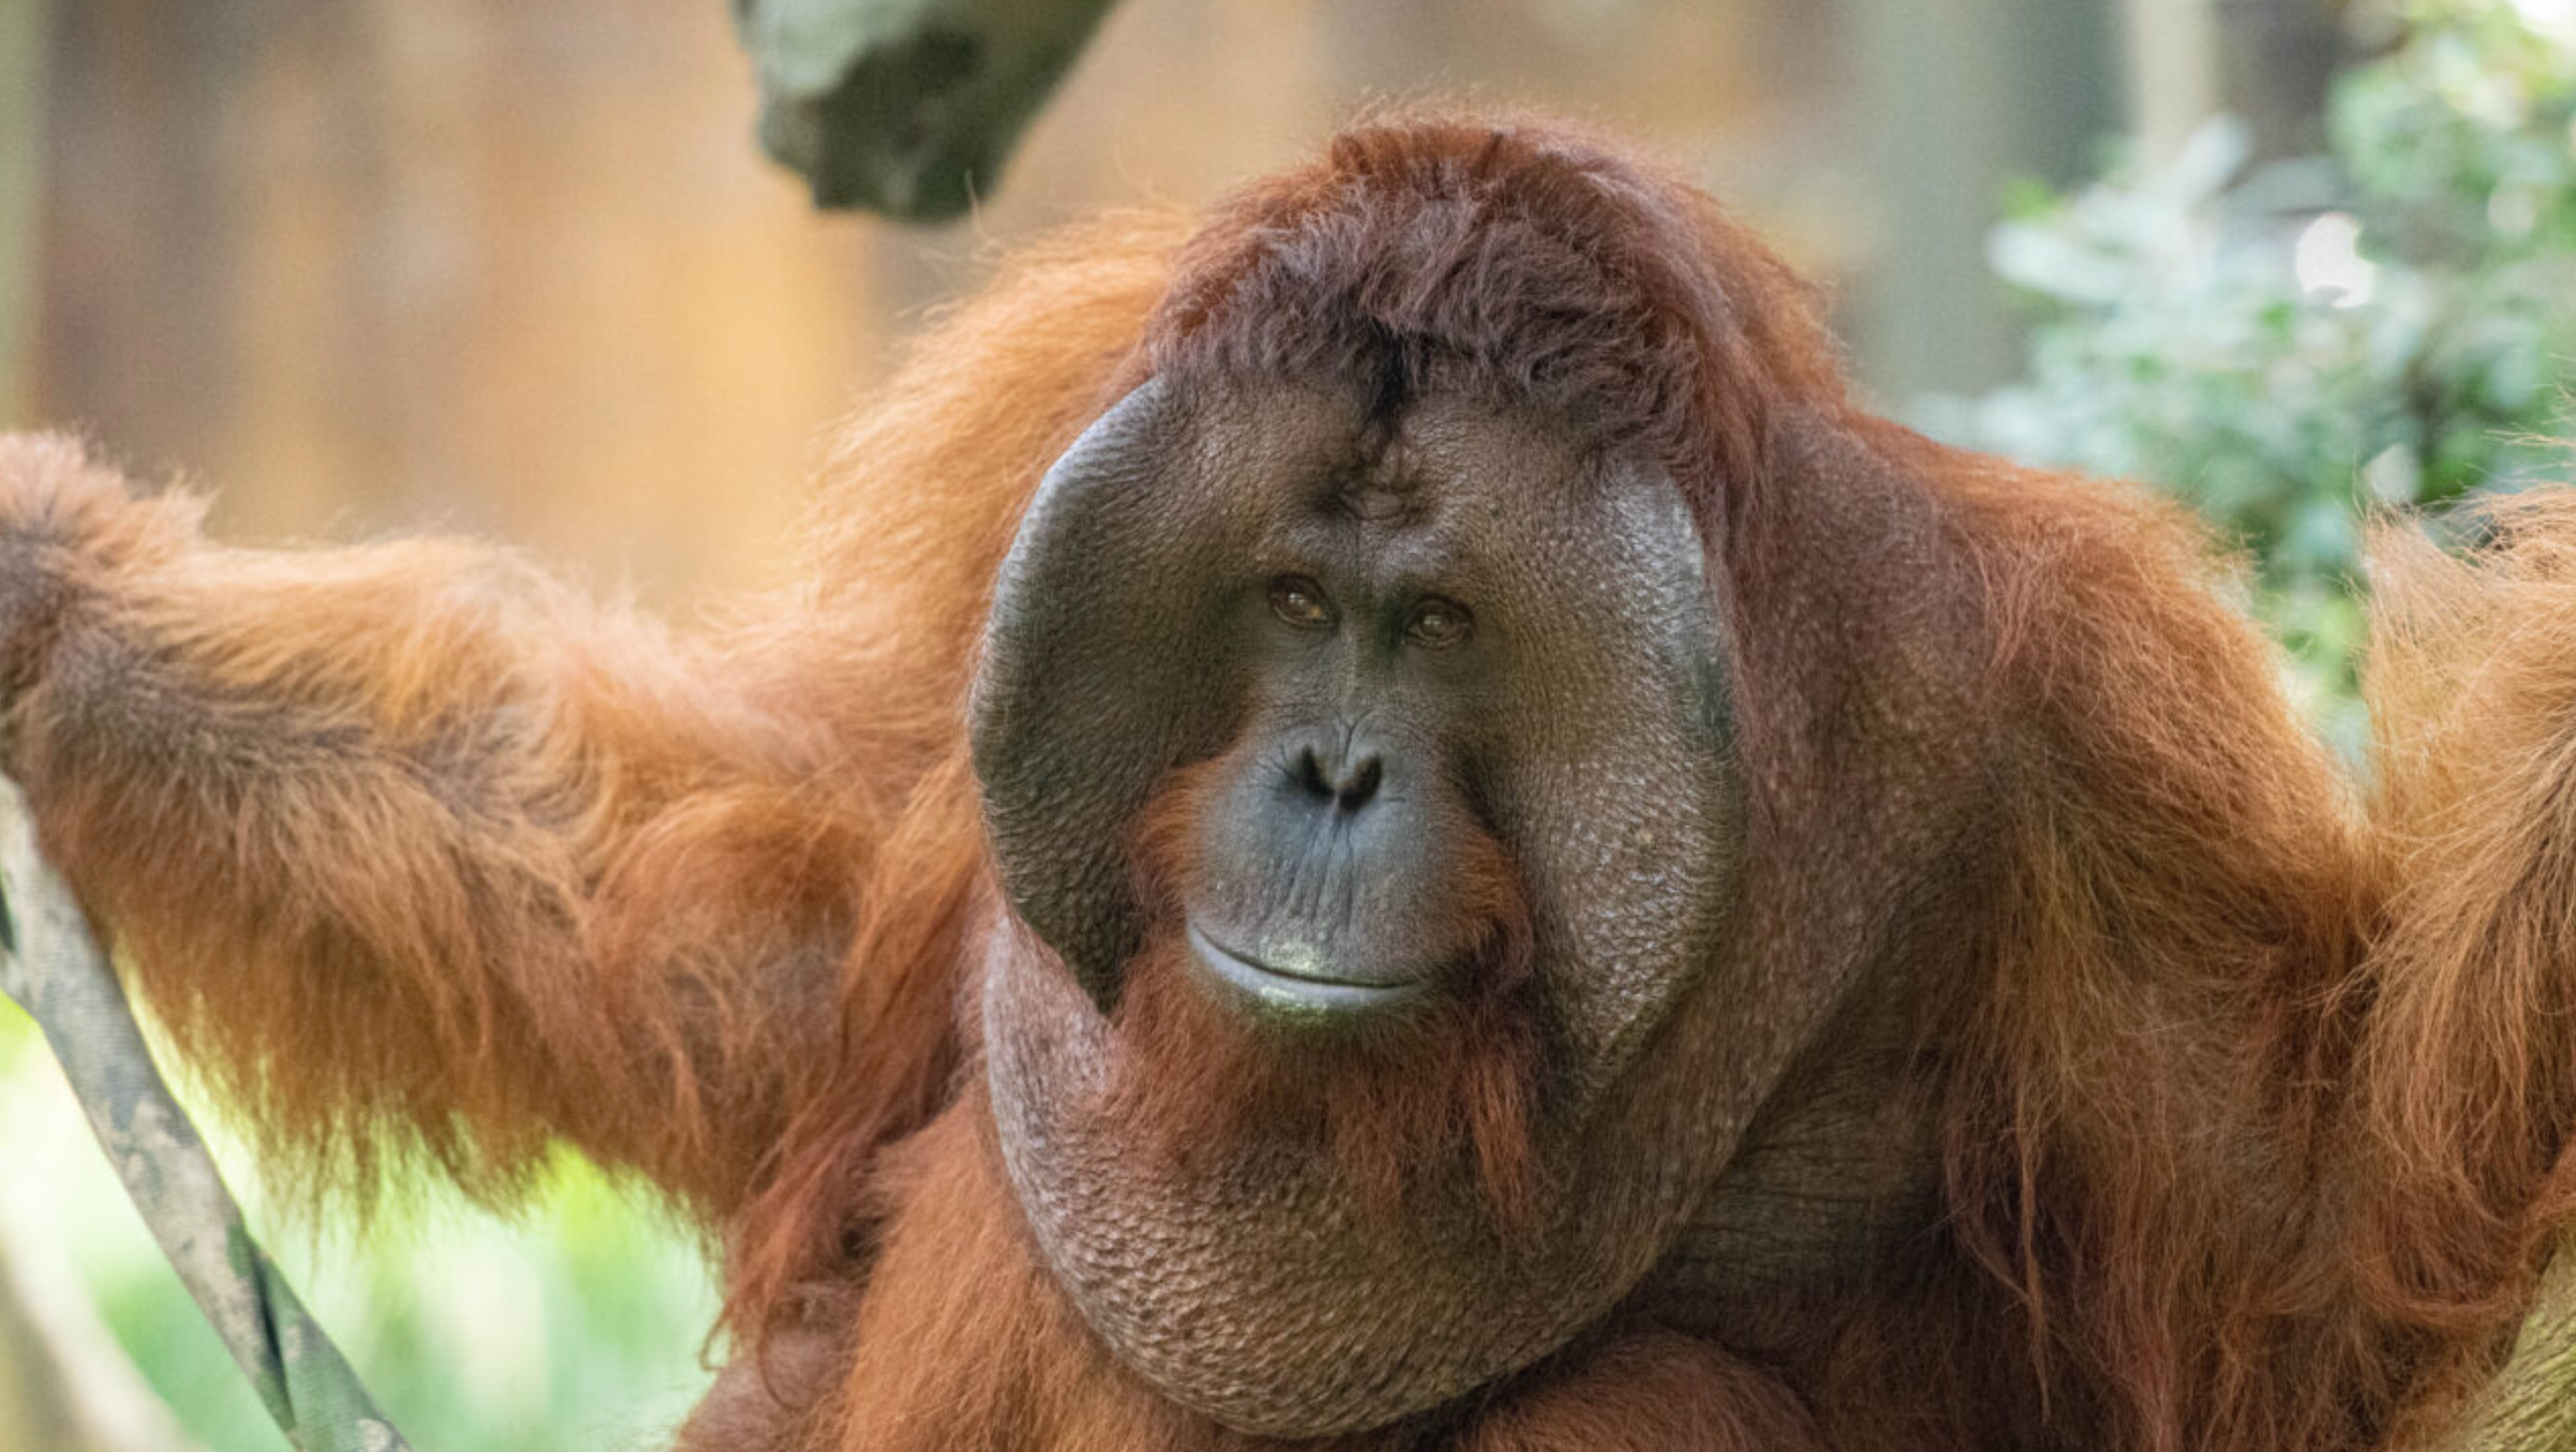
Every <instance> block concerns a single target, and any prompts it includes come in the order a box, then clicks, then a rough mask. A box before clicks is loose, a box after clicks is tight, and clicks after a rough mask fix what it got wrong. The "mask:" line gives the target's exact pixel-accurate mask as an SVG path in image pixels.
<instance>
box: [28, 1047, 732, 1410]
mask: <svg viewBox="0 0 2576 1452" xmlns="http://www.w3.org/2000/svg"><path fill="white" fill-rule="evenodd" d="M160 1058H161V1059H162V1062H163V1063H164V1064H165V1065H166V1064H173V1063H174V1062H175V1061H174V1060H173V1058H172V1056H170V1055H168V1054H166V1053H165V1054H162V1055H160ZM183 1087H184V1086H183ZM192 1112H193V1113H194V1117H195V1118H196V1119H197V1121H198V1123H199V1125H200V1126H201V1127H203V1128H204V1129H206V1130H207V1131H208V1133H209V1136H210V1138H211V1139H212V1140H213V1141H214V1146H215V1151H216V1155H217V1158H218V1160H219V1161H220V1162H221V1163H222V1165H223V1167H224V1169H225V1172H226V1177H227V1178H228V1179H229V1180H231V1181H232V1183H233V1187H234V1189H235V1190H236V1191H239V1192H241V1193H242V1198H243V1200H244V1202H245V1204H246V1205H247V1206H248V1207H249V1208H250V1209H251V1211H252V1217H253V1221H254V1228H255V1229H256V1230H257V1231H258V1233H259V1234H260V1236H261V1237H262V1239H263V1241H264V1242H265V1243H266V1245H267V1247H268V1249H269V1250H270V1252H271V1253H272V1254H274V1255H275V1256H276V1258H277V1260H278V1261H279V1262H280V1264H281V1265H283V1266H284V1268H285V1269H286V1272H287V1275H288V1278H289V1279H290V1280H291V1281H292V1282H293V1283H294V1285H295V1287H296V1289H297V1290H298V1291H299V1292H301V1293H302V1295H303V1298H304V1300H305V1302H306V1304H307V1305H308V1306H310V1307H311V1309H312V1311H313V1314H314V1317H315V1319H316V1320H318V1321H319V1322H320V1323H321V1324H322V1326H323V1328H324V1329H325V1330H326V1331H328V1332H329V1333H330V1335H331V1336H332V1338H333V1339H334V1340H336V1341H337V1342H338V1343H339V1344H340V1347H341V1349H342V1350H343V1351H345V1352H347V1353H348V1356H349V1359H350V1360H351V1361H352V1362H353V1363H355V1364H356V1366H357V1368H358V1370H359V1372H360V1374H361V1375H362V1376H364V1378H365V1380H366V1384H367V1388H368V1390H369V1391H371V1392H373V1393H374V1394H375V1397H376V1400H377V1402H378V1403H379V1404H380V1405H381V1406H382V1407H383V1408H384V1409H385V1412H386V1413H387V1415H388V1416H390V1417H391V1419H392V1420H393V1422H394V1424H395V1425H396V1426H398V1427H400V1428H401V1429H402V1431H403V1434H404V1435H405V1436H406V1437H407V1438H409V1439H410V1441H411V1444H412V1445H413V1446H415V1447H420V1448H424V1449H445V1448H475V1449H478V1452H541V1449H551V1448H556V1447H562V1446H586V1447H587V1446H597V1447H609V1448H620V1447H635V1448H645V1447H658V1446H662V1445H664V1444H665V1443H667V1442H668V1440H669V1438H670V1433H671V1429H672V1428H673V1427H675V1426H676V1425H677V1424H678V1422H679V1420H680V1418H681V1417H682V1416H683V1415H685V1414H686V1413H687V1411H688V1409H689V1408H690V1407H691V1406H692V1405H694V1404H695V1403H696V1401H697V1398H698V1397H699V1396H700V1395H701V1394H703V1393H704V1391H705V1390H706V1384H707V1380H708V1377H707V1373H706V1372H705V1371H704V1370H703V1369H702V1368H701V1367H700V1365H699V1362H698V1351H699V1348H700V1345H701V1343H702V1341H703V1339H704V1338H705V1336H706V1333H707V1328H708V1327H709V1326H711V1325H712V1324H713V1323H714V1320H715V1304H714V1291H713V1289H712V1286H713V1282H712V1280H711V1279H710V1276H709V1272H708V1267H707V1264H706V1261H705V1259H704V1257H703V1256H702V1255H701V1254H700V1252H699V1249H698V1247H697V1246H696V1245H695V1244H694V1243H693V1242H692V1241H691V1240H690V1239H689V1238H688V1237H687V1236H685V1235H683V1234H681V1233H680V1232H678V1231H677V1230H675V1229H674V1228H672V1227H670V1226H668V1225H666V1224H664V1223H662V1222H661V1221H660V1220H659V1219H657V1218H656V1217H655V1215H654V1214H653V1213H652V1211H651V1209H650V1207H649V1205H647V1204H644V1203H639V1201H638V1200H637V1199H636V1198H634V1197H630V1196H627V1195H623V1194H621V1193H620V1191H619V1190H618V1188H617V1187H616V1186H615V1185H613V1184H612V1183H611V1182H609V1181H608V1180H607V1179H606V1178H605V1177H603V1176H602V1175H600V1174H599V1173H598V1172H597V1171H596V1170H593V1169H591V1168H590V1167H589V1166H587V1165H585V1164H582V1163H581V1162H579V1161H578V1160H573V1159H570V1158H569V1157H567V1158H566V1159H565V1161H564V1162H563V1163H562V1164H561V1165H559V1166H558V1168H557V1172H556V1173H555V1175H554V1176H553V1177H552V1179H551V1181H550V1182H549V1185H548V1188H547V1190H546V1192H545V1193H544V1194H543V1195H541V1196H540V1197H539V1199H538V1202H537V1204H536V1205H535V1206H534V1207H532V1208H531V1209H530V1211H529V1212H527V1213H526V1214H525V1215H523V1216H520V1217H518V1218H517V1219H515V1220H514V1221H510V1222H503V1221H498V1220H494V1219H492V1218H491V1217H489V1216H486V1215H483V1214H481V1213H479V1212H477V1211H475V1210H473V1209H472V1208H471V1207H469V1206H466V1205H464V1204H462V1203H461V1202H459V1201H457V1200H456V1199H455V1198H454V1197H453V1196H445V1197H440V1198H436V1199H434V1201H433V1203H432V1204H431V1205H430V1206H429V1207H427V1208H425V1209H423V1210H421V1211H419V1212H417V1213H415V1214H413V1215H412V1216H410V1217H409V1218H406V1219H403V1220H399V1221H395V1222H389V1223H385V1224H380V1225H377V1226H374V1227H371V1228H370V1229H369V1230H368V1231H367V1232H366V1234H365V1235H364V1236H363V1237H358V1236H354V1235H351V1234H348V1233H346V1229H347V1228H346V1227H345V1226H335V1227H333V1228H330V1229H326V1230H321V1231H314V1230H304V1231H299V1230H298V1229H297V1228H296V1227H295V1226H294V1224H293V1223H292V1222H291V1221H286V1220H282V1219H281V1217H280V1216H278V1215H277V1214H274V1213H268V1214H262V1213H261V1212H260V1206H259V1196H258V1194H257V1193H256V1191H257V1185H256V1175H255V1173H254V1171H255V1167H256V1166H257V1164H258V1157H257V1156H256V1155H254V1154H252V1153H251V1152H250V1151H249V1150H248V1149H246V1148H245V1147H244V1146H242V1145H241V1144H239V1143H237V1142H227V1141H226V1140H225V1138H224V1136H223V1134H222V1132H221V1130H222V1125H221V1121H220V1117H219V1116H217V1115H214V1114H211V1113H207V1112H204V1106H203V1105H202V1104H198V1105H196V1106H194V1107H193V1110H192ZM0 1144H5V1145H7V1146H8V1147H9V1165H10V1173H9V1176H8V1177H7V1178H6V1179H5V1180H0V1235H6V1236H8V1237H10V1238H11V1242H12V1244H13V1245H14V1246H16V1247H18V1248H20V1249H21V1250H24V1251H25V1252H26V1253H28V1254H31V1255H61V1256H64V1257H66V1258H67V1259H68V1260H69V1262H70V1264H71V1267H72V1269H73V1270H74V1271H75V1272H76V1274H77V1275H78V1277H79V1280H80V1282H81V1284H82V1287H83V1289H84V1291H85V1292H86V1294H87V1295H88V1296H90V1298H91V1300H92V1304H93V1305H94V1306H95V1307H96V1309H97V1312H98V1315H99V1318H100V1320H102V1321H103V1322H105V1323H106V1325H107V1327H108V1329H109V1330H110V1331H112V1332H113V1333H114V1334H115V1337H116V1339H117V1341H118V1343H119V1344H120V1345H121V1346H122V1347H123V1348H124V1350H125V1351H126V1353H127V1354H128V1355H129V1356H131V1357H132V1358H133V1360H134V1363H135V1365H136V1366H137V1367H138V1368H140V1369H141V1371H142V1373H143V1375H144V1378H145V1379H146V1380H147V1381H148V1382H149V1383H150V1384H151V1385H152V1387H153V1388H154V1390H156V1391H157V1392H159V1393H160V1394H161V1396H162V1398H163V1399H164V1400H166V1401H167V1402H168V1403H169V1404H170V1407H171V1409H172V1410H173V1411H174V1412H176V1413H177V1414H178V1416H179V1419H180V1421H181V1423H182V1424H183V1425H184V1426H185V1427H186V1428H187V1430H188V1431H189V1432H190V1433H191V1434H192V1435H193V1436H194V1437H195V1438H196V1439H197V1440H198V1441H199V1442H200V1443H201V1444H202V1445H203V1446H205V1447H207V1448H210V1449H216V1452H284V1449H285V1448H286V1445H287V1444H286V1439H285V1438H284V1437H283V1436H282V1435H280V1434H279V1432H278V1431H277V1429H276V1427H275V1426H274V1425H273V1424H272V1423H271V1422H270V1421H269V1418H268V1414H267V1413H266V1412H265V1411H263V1410H261V1408H260V1404H259V1399H258V1398H257V1397H256V1396H255V1395H253V1394H252V1391H251V1387H250V1384H249V1383H248V1382H247V1381H245V1380H243V1378H242V1374H241V1372H240V1371H239V1370H238V1369H236V1368H235V1366H234V1364H233V1361H232V1358H231V1356H230V1355H229V1354H227V1353H226V1351H225V1350H224V1347H223V1343H222V1342H221V1341H219V1340H217V1339H216V1337H215V1333H214V1331H213V1328H211V1327H210V1326H208V1325H207V1323H206V1320H205V1318H204V1317H203V1316H202V1315H200V1314H199V1313H198V1311H197V1308H196V1306H195V1304H194V1303H193V1302H191V1301H190V1300H189V1299H188V1295H187V1292H186V1291H185V1290H183V1289H181V1287H180V1285H179V1282H178V1279H177V1277H176V1276H175V1275H174V1274H173V1273H172V1272H171V1269H170V1266H169V1263H168V1262H167V1261H165V1260H163V1259H162V1257H161V1253H160V1250H159V1249H158V1248H157V1247H156V1246H155V1245H154V1244H153V1243H152V1240H151V1237H150V1235H149V1234H148V1233H147V1232H146V1231H145V1230H144V1228H143V1223H142V1220H141V1218H140V1217H139V1216H137V1215H136V1213H135V1211H134V1207H133V1206H132V1204H130V1203H129V1202H128V1201H127V1200H126V1198H125V1192H124V1190H123V1189H122V1187H120V1186H119V1185H118V1184H117V1181H116V1177H115V1175H114V1174H113V1173H112V1172H111V1171H110V1170H109V1168H108V1166H107V1163H106V1161H105V1160H104V1159H102V1158H101V1156H100V1154H99V1147H98V1142H97V1141H96V1140H94V1139H92V1138H91V1137H90V1133H89V1130H88V1127H87V1126H86V1124H84V1122H83V1121H82V1118H81V1113H80V1110H79V1107H78V1106H77V1105H76V1104H75V1103H74V1102H73V1101H72V1097H71V1092H70V1090H69V1089H68V1088H67V1087H66V1086H65V1085H64V1083H63V1081H62V1075H61V1073H60V1072H59V1071H58V1070H57V1069H56V1068H55V1066H54V1063H53V1060H52V1058H51V1056H49V1055H48V1054H47V1053H46V1052H45V1050H44V1045H43V1044H42V1042H41V1041H40V1040H38V1039H37V1038H36V1036H35V1033H34V1031H33V1028H32V1026H31V1025H30V1024H28V1022H27V1020H26V1019H25V1018H24V1016H23V1015H21V1014H20V1013H19V1012H18V1011H17V1009H16V1008H15V1007H14V1006H13V1005H10V1004H9V1003H7V1002H6V1001H5V1000H0Z"/></svg>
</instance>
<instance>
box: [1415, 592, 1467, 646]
mask: <svg viewBox="0 0 2576 1452" xmlns="http://www.w3.org/2000/svg"><path fill="white" fill-rule="evenodd" d="M1474 625H1475V620H1474V617H1472V616H1470V615H1468V613H1467V607H1466V606H1464V605H1461V604H1459V603H1458V602H1457V601H1455V600H1442V599H1439V598H1437V597H1434V598H1432V599H1429V600H1425V601H1423V602H1422V603H1421V604H1419V605H1417V606H1415V607H1413V618H1412V619H1411V620H1410V621H1407V622H1406V623H1405V627H1404V635H1405V638H1406V639H1407V640H1410V641H1412V642H1413V643H1414V644H1415V645H1419V646H1424V647H1427V648H1429V649H1432V650H1446V649H1448V648H1449V647H1450V646H1453V645H1456V644H1458V643H1459V642H1460V641H1463V640H1465V639H1466V638H1467V632H1468V631H1469V630H1471V629H1472V628H1474Z"/></svg>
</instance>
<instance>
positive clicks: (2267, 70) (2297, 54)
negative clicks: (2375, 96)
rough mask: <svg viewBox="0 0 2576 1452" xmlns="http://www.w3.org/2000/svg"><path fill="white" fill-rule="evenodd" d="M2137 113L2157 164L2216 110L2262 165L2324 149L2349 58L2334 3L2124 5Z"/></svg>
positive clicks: (2212, 0)
mask: <svg viewBox="0 0 2576 1452" xmlns="http://www.w3.org/2000/svg"><path fill="white" fill-rule="evenodd" d="M2120 9H2121V16H2122V20H2123V23H2124V28H2125V30H2126V32H2127V36H2128V49H2129V95H2130V111H2131V113H2132V114H2133V115H2134V116H2135V118H2136V121H2137V129H2138V139H2139V142H2140V144H2141V145H2142V146H2144V147H2145V149H2146V153H2147V155H2148V156H2149V157H2150V158H2154V159H2161V158H2163V157H2167V156H2170V155H2172V154H2173V152H2174V150H2175V149H2176V148H2177V147H2179V146H2181V145H2182V142H2183V139H2184V138H2185V137H2187V136H2189V135H2190V134H2191V133H2192V130H2193V129H2194V128H2195V127H2197V126H2199V125H2200V123H2201V122H2203V121H2205V120H2207V119H2209V118H2210V117H2211V116H2213V115H2215V114H2218V113H2219V112H2226V113H2227V114H2229V115H2232V116H2236V117H2238V118H2240V119H2242V120H2243V121H2244V122H2245V124H2246V129H2247V131H2248V133H2249V135H2250V137H2251V139H2252V141H2253V145H2254V155H2255V157H2256V159H2258V160H2274V159H2278V158H2281V157H2288V156H2306V155H2310V154H2312V153H2314V152H2317V151H2319V150H2322V149H2323V148H2324V146H2325V106H2326V92H2327V90H2328V89H2329V88H2330V87H2331V86H2332V85H2333V83H2334V75H2335V71H2336V70H2337V69H2338V68H2340V67H2341V66H2342V64H2343V62H2344V60H2345V57H2346V49H2345V44H2344V38H2343V31H2342V26H2341V24H2340V22H2339V20H2338V12H2339V11H2340V9H2341V7H2340V6H2339V5H2336V4H2331V3H2328V0H2121V6H2120Z"/></svg>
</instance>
